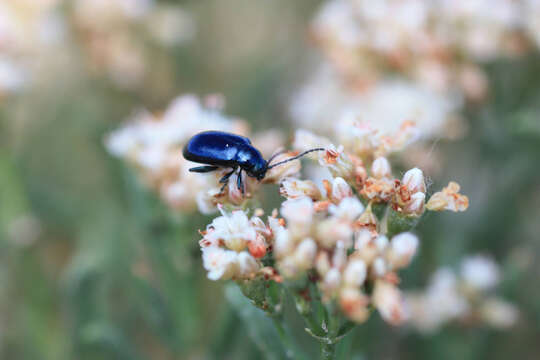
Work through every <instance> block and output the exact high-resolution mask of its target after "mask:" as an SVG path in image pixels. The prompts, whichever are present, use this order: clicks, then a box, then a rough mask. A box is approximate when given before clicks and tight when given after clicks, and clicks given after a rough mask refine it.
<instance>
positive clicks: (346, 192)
mask: <svg viewBox="0 0 540 360" xmlns="http://www.w3.org/2000/svg"><path fill="white" fill-rule="evenodd" d="M352 196H353V192H352V189H351V187H350V186H349V184H347V182H346V181H345V180H344V179H343V178H341V177H337V178H335V179H334V181H333V182H332V196H331V198H332V201H334V202H340V201H341V200H344V199H345V198H350V197H352Z"/></svg>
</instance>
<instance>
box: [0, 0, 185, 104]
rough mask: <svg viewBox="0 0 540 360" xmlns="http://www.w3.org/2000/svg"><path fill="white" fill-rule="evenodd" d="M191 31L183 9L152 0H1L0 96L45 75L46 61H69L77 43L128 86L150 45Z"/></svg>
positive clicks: (142, 71) (147, 65)
mask: <svg viewBox="0 0 540 360" xmlns="http://www.w3.org/2000/svg"><path fill="white" fill-rule="evenodd" d="M194 33H195V24H194V21H193V19H192V17H191V16H190V14H189V13H187V12H186V11H184V10H183V9H182V8H181V7H179V6H176V5H165V4H160V3H157V2H155V1H153V0H75V1H67V0H2V1H1V2H0V97H1V96H2V95H6V94H11V93H17V92H18V91H20V90H21V89H22V88H23V87H24V86H25V85H28V84H32V83H33V82H34V80H35V78H37V77H39V76H44V77H47V76H48V75H49V74H48V72H49V71H50V67H49V66H50V65H53V64H56V66H70V67H73V66H75V64H73V62H77V60H79V59H74V58H73V55H74V54H75V53H76V52H77V51H79V50H81V49H82V50H83V51H85V52H86V53H85V56H84V57H83V58H84V59H85V60H86V61H87V63H88V65H89V67H91V68H92V69H93V70H95V71H96V72H98V73H100V74H106V75H107V76H109V77H110V78H111V80H112V81H113V82H114V83H115V84H116V85H118V86H120V87H123V88H128V89H133V88H135V87H137V86H139V85H141V84H142V82H143V80H145V76H146V75H147V73H148V72H149V71H150V70H151V65H153V64H155V57H156V45H158V46H175V45H179V44H183V43H185V42H186V41H188V40H190V39H191V38H192V37H193V36H194ZM74 37H75V38H76V39H73V38H74ZM73 40H77V45H81V47H80V48H77V47H75V46H74V41H73ZM150 46H152V48H150ZM64 62H65V64H64ZM62 64H63V65H62ZM56 72H58V71H56ZM56 76H58V75H56ZM50 81H52V80H50Z"/></svg>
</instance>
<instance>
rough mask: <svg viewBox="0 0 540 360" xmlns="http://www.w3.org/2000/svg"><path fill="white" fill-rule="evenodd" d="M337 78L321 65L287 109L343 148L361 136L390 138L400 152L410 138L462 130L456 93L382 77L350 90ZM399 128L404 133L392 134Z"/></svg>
mask: <svg viewBox="0 0 540 360" xmlns="http://www.w3.org/2000/svg"><path fill="white" fill-rule="evenodd" d="M341 80H342V79H341V78H340V77H339V76H338V74H337V73H336V71H335V70H333V69H332V68H330V67H328V66H325V67H323V68H321V69H319V71H318V72H317V73H316V74H315V76H314V77H313V78H312V79H311V80H310V81H309V82H308V83H307V84H306V85H304V87H303V88H301V89H300V91H299V92H298V93H297V95H296V96H295V97H294V98H293V101H292V103H291V106H290V112H291V117H292V118H293V120H294V122H295V123H296V124H298V125H300V126H301V127H306V128H308V129H311V130H314V131H317V132H319V133H321V134H327V136H329V137H330V138H331V139H332V140H334V141H336V142H338V143H340V144H343V145H344V146H345V147H346V148H350V147H352V146H355V147H358V145H356V144H357V143H358V140H361V138H367V139H369V141H376V142H378V143H379V144H381V142H382V146H387V144H386V143H385V141H382V139H381V138H383V139H386V140H389V139H393V140H394V142H398V143H397V144H396V145H400V146H395V147H394V148H392V149H387V150H391V151H398V150H401V149H402V148H403V147H404V146H405V145H408V144H410V143H412V142H413V141H414V140H421V139H429V138H432V137H436V136H444V137H450V138H452V137H456V136H459V135H460V134H461V133H462V132H463V130H462V125H461V121H460V120H461V119H460V117H459V116H458V114H457V111H458V109H459V107H460V105H461V101H460V99H459V98H458V97H455V96H442V95H441V94H438V93H436V92H433V91H430V90H429V89H426V88H424V87H422V86H420V85H418V84H414V83H411V82H410V81H404V80H395V79H394V80H381V81H379V82H378V83H376V84H373V85H372V86H370V87H367V88H362V89H354V88H351V87H350V86H349V85H347V84H346V83H345V82H342V81H341ZM314 99H318V100H317V101H314ZM388 104H392V106H388ZM400 128H402V130H407V133H403V134H402V135H403V136H402V137H396V136H395V132H396V130H397V129H400ZM374 135H375V136H374ZM359 138H360V139H359ZM364 142H365V141H364ZM382 150H384V149H382ZM381 155H384V153H381Z"/></svg>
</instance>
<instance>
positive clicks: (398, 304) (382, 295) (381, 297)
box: [373, 280, 405, 325]
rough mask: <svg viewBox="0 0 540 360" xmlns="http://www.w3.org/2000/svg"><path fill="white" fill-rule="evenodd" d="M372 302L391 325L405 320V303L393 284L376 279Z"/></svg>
mask: <svg viewBox="0 0 540 360" xmlns="http://www.w3.org/2000/svg"><path fill="white" fill-rule="evenodd" d="M373 304H374V305H375V307H376V308H377V310H379V313H380V314H381V317H382V318H383V319H384V320H386V321H387V322H388V323H390V324H392V325H399V324H401V323H402V322H403V320H405V305H404V301H403V299H402V296H401V293H400V292H399V290H398V288H397V287H395V286H394V285H392V284H390V283H388V282H386V281H382V280H377V281H376V282H375V289H374V290H373Z"/></svg>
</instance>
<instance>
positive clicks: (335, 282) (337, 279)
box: [323, 268, 341, 291]
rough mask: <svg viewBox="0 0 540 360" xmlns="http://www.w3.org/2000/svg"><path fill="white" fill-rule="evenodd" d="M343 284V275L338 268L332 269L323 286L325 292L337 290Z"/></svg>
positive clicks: (325, 277) (327, 274)
mask: <svg viewBox="0 0 540 360" xmlns="http://www.w3.org/2000/svg"><path fill="white" fill-rule="evenodd" d="M340 283H341V273H340V272H339V270H338V269H336V268H331V269H330V270H329V271H328V272H327V273H326V275H325V276H324V280H323V284H324V288H325V290H330V291H332V290H335V289H337V288H338V287H339V285H340Z"/></svg>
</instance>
